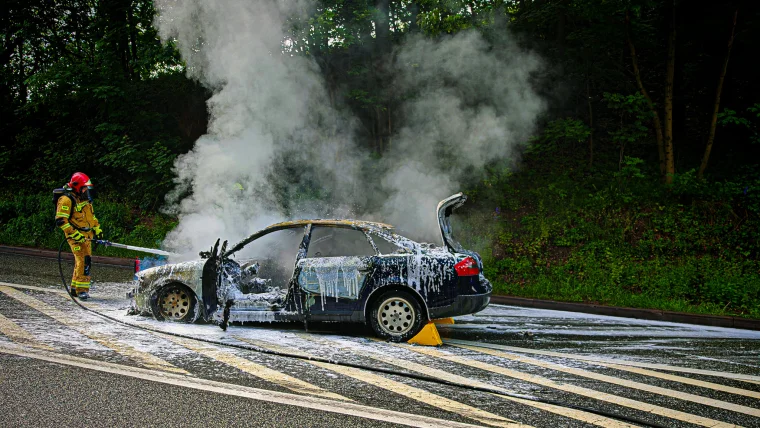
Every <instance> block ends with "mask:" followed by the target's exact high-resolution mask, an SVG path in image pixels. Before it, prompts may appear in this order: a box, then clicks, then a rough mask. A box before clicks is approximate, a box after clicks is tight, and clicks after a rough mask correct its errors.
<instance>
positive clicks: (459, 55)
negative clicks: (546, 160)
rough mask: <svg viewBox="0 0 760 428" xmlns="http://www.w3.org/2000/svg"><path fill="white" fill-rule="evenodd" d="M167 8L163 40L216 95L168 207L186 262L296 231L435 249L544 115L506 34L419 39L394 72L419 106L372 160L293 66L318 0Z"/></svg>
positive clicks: (531, 66)
mask: <svg viewBox="0 0 760 428" xmlns="http://www.w3.org/2000/svg"><path fill="white" fill-rule="evenodd" d="M156 6H157V9H158V17H157V19H156V23H155V25H156V27H157V28H158V30H159V33H160V35H161V37H162V39H164V40H173V41H176V43H177V46H178V47H179V49H180V52H181V55H182V57H183V59H184V60H185V61H186V64H187V73H188V75H189V76H190V77H191V78H194V79H198V80H199V81H200V82H201V83H203V84H204V85H205V86H207V87H208V88H210V89H212V91H213V94H214V95H213V96H212V97H211V99H210V100H209V101H208V109H209V113H210V123H209V128H208V129H209V132H208V134H207V135H205V136H203V137H201V138H200V139H199V140H198V141H197V142H196V144H195V147H194V148H193V150H191V151H190V152H189V153H187V154H185V155H182V156H180V157H179V158H178V159H177V161H176V164H175V173H176V175H177V178H176V184H177V186H176V189H175V191H174V192H173V193H172V194H170V195H168V196H167V201H168V206H169V207H170V210H172V212H173V213H175V214H176V215H178V216H179V219H180V223H179V225H178V227H177V228H176V229H175V230H174V231H172V232H171V233H170V234H169V236H167V239H166V242H165V246H166V247H168V248H170V249H172V250H174V251H177V252H181V253H184V254H186V255H187V256H188V257H190V256H192V255H194V254H197V251H199V250H204V249H208V247H209V246H210V245H212V244H213V242H214V241H215V240H216V239H217V238H219V237H221V238H223V239H228V240H230V242H235V241H237V240H239V239H241V238H243V237H244V236H246V235H248V234H250V233H252V232H253V231H255V230H257V229H259V228H261V227H264V226H266V225H268V224H270V223H273V222H277V221H283V220H287V219H290V218H331V217H333V218H334V217H358V218H362V219H367V220H379V221H384V222H388V223H392V224H395V225H397V226H399V227H400V228H401V229H403V230H407V231H410V232H411V234H412V235H413V236H410V237H412V238H418V239H424V240H426V241H428V242H437V241H438V238H436V237H437V236H438V235H439V234H440V232H439V229H438V225H437V221H436V217H435V206H436V203H437V202H438V201H439V200H441V199H443V198H444V197H446V196H449V195H451V194H453V193H455V192H457V191H460V190H462V189H460V188H459V187H460V185H461V183H462V180H464V179H472V178H474V177H476V176H477V174H478V171H479V170H482V167H483V166H484V165H486V164H487V163H489V162H491V161H494V160H498V159H510V158H514V156H515V155H516V151H515V148H516V147H517V146H518V145H519V144H520V143H522V142H524V141H525V140H526V139H527V138H528V137H529V135H530V134H531V132H532V131H533V127H534V123H535V120H536V118H537V116H538V115H539V114H540V113H541V112H542V110H543V108H544V106H543V102H542V100H541V99H540V97H539V96H538V95H537V94H536V92H535V91H534V90H533V87H532V85H531V78H532V76H533V75H534V74H535V73H536V72H537V71H538V70H539V68H540V66H541V64H540V60H539V59H538V58H537V57H536V56H535V55H533V54H531V53H529V52H525V51H523V50H521V49H520V48H519V47H518V45H517V43H516V42H515V41H514V40H513V38H512V37H511V36H510V34H509V33H508V32H507V31H504V34H502V36H503V40H500V41H499V43H497V44H496V45H498V48H494V47H493V45H494V44H489V43H487V42H486V41H485V40H484V39H483V37H482V36H481V35H480V34H479V33H478V32H477V31H464V32H460V33H458V34H456V35H454V36H447V37H444V38H441V39H438V40H431V39H428V38H424V37H422V36H419V37H413V38H410V39H409V40H408V41H407V42H406V43H405V44H403V45H402V46H400V47H398V48H397V51H395V52H394V56H395V61H394V62H393V64H394V65H393V66H392V67H393V68H392V70H391V71H392V73H393V85H394V88H396V89H395V90H396V91H398V93H403V94H409V95H411V96H409V97H405V98H407V99H409V100H410V101H408V102H405V103H404V104H403V105H402V106H401V110H400V112H401V116H402V117H403V118H404V119H403V121H402V123H401V126H400V128H398V129H395V130H394V132H393V135H392V145H391V147H390V148H389V149H388V150H387V151H386V152H385V153H383V158H382V159H381V160H379V161H377V160H371V161H370V160H369V155H370V153H369V151H368V150H367V149H363V148H362V147H361V145H360V144H357V143H355V141H354V135H355V134H356V124H357V122H358V121H357V120H356V119H355V118H353V117H350V115H348V113H346V111H347V109H340V108H333V107H332V106H331V102H330V99H329V96H328V94H327V91H326V89H325V83H324V81H323V78H322V76H321V74H320V70H319V68H318V66H317V64H316V63H315V62H314V60H313V59H312V57H309V56H302V55H290V54H283V46H284V45H283V44H284V43H286V42H285V41H286V40H287V35H286V34H285V32H284V25H285V24H286V22H287V20H288V19H290V18H292V17H294V16H298V15H302V14H304V13H308V11H309V8H310V7H311V6H312V5H311V4H310V3H309V2H308V1H306V2H284V1H283V2H276V1H272V0H228V1H224V2H209V1H205V0H183V1H176V0H158V1H157V2H156ZM368 162H374V163H375V168H378V167H379V168H380V178H379V179H378V178H377V174H368V173H367V171H366V165H367V163H368ZM378 164H379V165H378ZM294 171H297V174H294ZM295 175H297V176H298V177H300V178H299V180H295V181H294V180H293V179H292V177H293V176H295ZM368 177H371V178H368Z"/></svg>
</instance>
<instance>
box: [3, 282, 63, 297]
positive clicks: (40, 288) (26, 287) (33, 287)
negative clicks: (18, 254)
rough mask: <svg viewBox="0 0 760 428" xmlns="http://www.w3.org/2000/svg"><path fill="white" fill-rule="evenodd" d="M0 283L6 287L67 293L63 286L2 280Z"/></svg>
mask: <svg viewBox="0 0 760 428" xmlns="http://www.w3.org/2000/svg"><path fill="white" fill-rule="evenodd" d="M0 285H4V286H6V287H11V288H23V289H26V290H36V291H44V292H46V293H56V294H66V292H65V291H63V288H60V287H59V288H48V287H36V286H34V285H23V284H13V283H10V282H0Z"/></svg>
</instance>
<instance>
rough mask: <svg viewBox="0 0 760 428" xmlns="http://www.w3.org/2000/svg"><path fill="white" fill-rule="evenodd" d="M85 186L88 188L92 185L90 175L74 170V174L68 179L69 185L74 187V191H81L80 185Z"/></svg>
mask: <svg viewBox="0 0 760 428" xmlns="http://www.w3.org/2000/svg"><path fill="white" fill-rule="evenodd" d="M85 186H87V187H88V188H89V187H92V182H91V181H90V177H88V176H87V174H85V173H83V172H75V173H74V175H72V176H71V180H69V187H71V188H72V189H74V191H75V192H77V193H81V191H82V187H85Z"/></svg>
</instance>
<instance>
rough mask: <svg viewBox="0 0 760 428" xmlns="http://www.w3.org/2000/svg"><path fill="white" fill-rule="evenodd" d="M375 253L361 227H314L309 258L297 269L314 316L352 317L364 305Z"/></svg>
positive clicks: (298, 278) (300, 282) (300, 262)
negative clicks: (365, 290)
mask: <svg viewBox="0 0 760 428" xmlns="http://www.w3.org/2000/svg"><path fill="white" fill-rule="evenodd" d="M375 256H376V251H375V248H374V247H373V246H372V244H370V242H369V240H368V238H367V236H366V234H365V233H364V232H363V231H361V230H355V229H346V228H338V227H327V226H314V227H313V228H312V231H311V240H310V242H309V247H308V251H307V254H306V257H304V258H302V259H301V260H299V261H298V262H297V268H296V274H297V278H296V280H297V284H298V287H299V288H300V290H301V291H302V292H304V293H305V294H306V306H307V308H308V311H309V314H310V316H314V315H335V316H338V317H340V316H341V315H342V316H350V315H351V313H352V312H353V311H355V310H356V308H357V307H359V306H360V304H359V303H360V302H359V300H360V298H361V295H362V290H363V289H364V286H365V284H366V282H367V278H368V276H369V274H370V273H371V271H372V268H373V266H374V261H375ZM338 319H340V318H336V320H338Z"/></svg>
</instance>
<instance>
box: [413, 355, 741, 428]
mask: <svg viewBox="0 0 760 428" xmlns="http://www.w3.org/2000/svg"><path fill="white" fill-rule="evenodd" d="M399 346H403V347H404V348H405V349H409V350H412V351H414V352H419V353H421V354H425V355H430V356H433V357H437V358H441V359H444V360H446V361H451V362H455V363H459V364H464V365H467V366H470V367H476V368H479V369H481V370H486V371H490V372H493V373H499V374H502V375H505V376H509V377H512V378H515V379H520V380H523V381H526V382H531V383H535V384H538V385H543V386H547V387H549V388H554V389H558V390H560V391H565V392H570V393H573V394H578V395H581V396H584V397H589V398H593V399H595V400H599V401H605V402H608V403H611V404H617V405H620V406H624V407H630V408H632V409H636V410H641V411H643V412H648V413H652V414H655V415H659V416H664V417H666V418H671V419H677V420H680V421H683V422H688V423H692V424H695V425H701V426H705V427H720V428H729V427H734V426H735V425H732V424H728V423H725V422H721V421H717V420H714V419H710V418H705V417H702V416H697V415H692V414H690V413H686V412H681V411H678V410H673V409H668V408H666V407H661V406H657V405H654V404H650V403H645V402H643V401H637V400H632V399H630V398H625V397H619V396H616V395H612V394H607V393H605V392H601V391H596V390H593V389H589V388H584V387H582V386H575V385H570V384H567V383H560V382H555V381H553V380H551V379H547V378H545V377H541V376H537V375H532V374H528V373H523V372H519V371H516V370H512V369H508V368H506V367H501V366H497V365H493V364H488V363H484V362H482V361H478V360H473V359H470V358H466V357H462V356H458V355H453V354H449V353H445V352H442V351H439V350H437V349H430V348H425V347H422V346H408V345H399Z"/></svg>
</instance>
